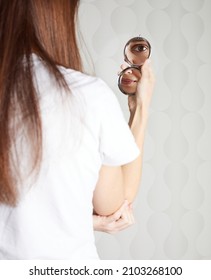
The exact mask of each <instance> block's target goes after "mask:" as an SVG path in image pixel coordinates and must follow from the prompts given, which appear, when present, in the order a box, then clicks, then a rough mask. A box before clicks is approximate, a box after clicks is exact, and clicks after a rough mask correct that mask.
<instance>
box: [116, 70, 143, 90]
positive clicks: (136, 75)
mask: <svg viewBox="0 0 211 280" xmlns="http://www.w3.org/2000/svg"><path fill="white" fill-rule="evenodd" d="M140 78H141V71H140V69H138V68H137V67H128V68H126V69H124V70H123V71H122V72H121V73H120V75H119V80H118V86H119V89H120V90H121V92H123V93H124V94H129V95H132V94H135V93H136V91H137V85H138V81H139V80H140Z"/></svg>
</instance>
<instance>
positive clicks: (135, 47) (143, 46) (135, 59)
mask: <svg viewBox="0 0 211 280" xmlns="http://www.w3.org/2000/svg"><path fill="white" fill-rule="evenodd" d="M124 52H125V58H126V61H127V62H129V63H130V64H131V65H142V64H143V63H144V61H145V60H146V59H147V58H148V57H149V55H150V47H149V45H148V43H147V42H145V41H141V40H140V41H132V42H130V43H129V44H128V45H127V46H126V47H125V51H124Z"/></svg>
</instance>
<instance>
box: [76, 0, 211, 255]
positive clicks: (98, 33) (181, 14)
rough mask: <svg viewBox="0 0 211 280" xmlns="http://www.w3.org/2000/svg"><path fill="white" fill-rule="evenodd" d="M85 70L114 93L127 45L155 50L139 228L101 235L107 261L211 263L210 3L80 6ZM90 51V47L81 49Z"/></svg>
mask: <svg viewBox="0 0 211 280" xmlns="http://www.w3.org/2000/svg"><path fill="white" fill-rule="evenodd" d="M79 20H80V30H81V34H82V37H83V41H82V44H81V45H82V49H83V50H82V51H83V53H84V55H83V57H84V61H85V67H86V70H87V71H88V72H89V73H95V74H96V75H97V76H100V77H101V78H102V79H104V80H105V81H106V82H107V83H108V84H109V86H110V87H111V88H112V89H113V91H114V92H115V94H116V96H117V98H118V99H119V102H120V104H121V107H122V109H123V111H124V114H125V118H128V110H127V98H126V96H124V95H123V94H122V93H120V91H119V90H118V87H117V72H118V70H119V65H121V63H122V62H123V53H122V51H123V47H124V44H125V43H126V41H128V39H130V38H131V37H134V36H137V35H139V34H141V35H142V36H143V37H146V38H147V39H148V40H149V41H150V42H151V44H152V61H153V64H154V69H155V73H156V80H157V81H156V88H155V94H154V97H153V101H152V106H151V111H150V118H149V125H148V130H147V135H146V140H145V152H144V166H143V177H142V182H141V187H140V191H139V194H138V196H137V199H136V201H135V203H134V212H135V217H136V224H135V225H134V226H132V227H131V228H129V229H127V230H125V231H123V232H120V233H118V234H116V235H109V234H105V233H96V243H97V247H98V251H99V254H100V257H101V258H102V259H111V260H112V259H211V32H210V28H211V1H210V0H81V6H80V10H79ZM84 45H86V47H84Z"/></svg>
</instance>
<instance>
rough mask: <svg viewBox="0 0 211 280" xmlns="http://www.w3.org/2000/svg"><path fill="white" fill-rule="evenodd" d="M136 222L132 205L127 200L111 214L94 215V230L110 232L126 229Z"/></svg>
mask: <svg viewBox="0 0 211 280" xmlns="http://www.w3.org/2000/svg"><path fill="white" fill-rule="evenodd" d="M134 223H135V219H134V216H133V210H132V206H131V205H130V204H128V202H127V201H125V202H124V204H123V205H122V206H121V207H120V209H119V210H117V211H116V212H115V213H114V214H112V215H110V216H99V215H93V226H94V230H96V231H103V232H107V233H110V234H113V233H116V232H119V231H121V230H123V229H126V228H127V227H129V226H131V225H133V224H134Z"/></svg>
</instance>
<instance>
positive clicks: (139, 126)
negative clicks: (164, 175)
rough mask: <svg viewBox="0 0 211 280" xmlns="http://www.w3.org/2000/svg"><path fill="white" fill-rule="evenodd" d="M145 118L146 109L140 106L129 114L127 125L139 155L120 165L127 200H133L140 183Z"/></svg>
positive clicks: (146, 115)
mask: <svg viewBox="0 0 211 280" xmlns="http://www.w3.org/2000/svg"><path fill="white" fill-rule="evenodd" d="M147 118H148V110H147V109H144V107H142V106H136V109H135V110H134V112H133V113H131V115H130V120H129V125H130V128H131V131H132V134H133V136H134V138H135V141H136V144H137V145H138V147H139V149H140V155H139V156H138V158H137V159H136V160H134V161H132V162H130V163H128V164H125V165H123V166H122V167H121V168H122V174H123V182H124V194H125V199H127V200H128V201H129V202H132V201H133V200H134V198H135V196H136V194H137V191H138V187H139V185H140V180H141V172H142V161H143V147H144V138H145V130H146V124H147Z"/></svg>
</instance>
